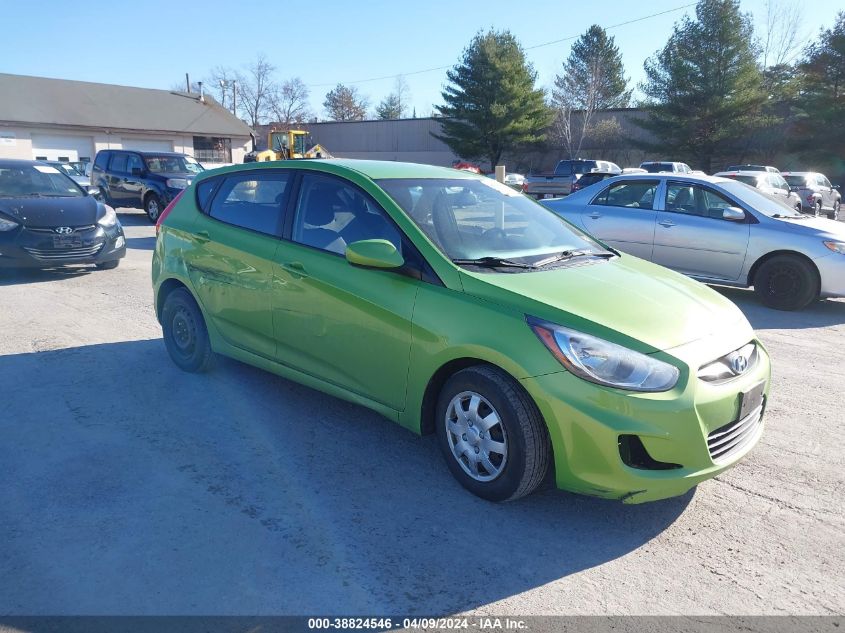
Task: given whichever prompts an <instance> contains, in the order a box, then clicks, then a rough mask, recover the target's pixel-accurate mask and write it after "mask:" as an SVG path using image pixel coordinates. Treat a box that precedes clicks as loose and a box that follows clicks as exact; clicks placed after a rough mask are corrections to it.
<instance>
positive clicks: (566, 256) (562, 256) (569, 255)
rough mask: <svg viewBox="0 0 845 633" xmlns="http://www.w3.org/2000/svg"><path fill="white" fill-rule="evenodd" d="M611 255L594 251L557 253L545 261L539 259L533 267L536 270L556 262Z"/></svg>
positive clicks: (611, 255) (610, 254) (611, 254)
mask: <svg viewBox="0 0 845 633" xmlns="http://www.w3.org/2000/svg"><path fill="white" fill-rule="evenodd" d="M613 256H614V255H613V253H596V252H594V251H563V252H561V253H557V254H556V255H552V256H551V257H547V258H546V259H541V260H540V261H539V262H534V266H535V267H536V268H541V267H543V266H548V265H549V264H554V263H556V262H563V261H567V260H570V259H575V258H576V257H608V258H609V257H613Z"/></svg>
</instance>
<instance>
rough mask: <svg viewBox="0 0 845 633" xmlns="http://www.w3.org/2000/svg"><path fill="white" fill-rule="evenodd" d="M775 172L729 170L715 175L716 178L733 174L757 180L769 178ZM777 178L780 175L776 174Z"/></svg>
mask: <svg viewBox="0 0 845 633" xmlns="http://www.w3.org/2000/svg"><path fill="white" fill-rule="evenodd" d="M773 173H774V172H770V171H756V170H751V169H728V170H725V171H720V172H718V173H715V174H713V175H714V176H724V175H726V174H731V175H732V176H754V177H755V178H761V177H763V176H768V175H769V174H773ZM774 175H775V176H779V175H780V174H774Z"/></svg>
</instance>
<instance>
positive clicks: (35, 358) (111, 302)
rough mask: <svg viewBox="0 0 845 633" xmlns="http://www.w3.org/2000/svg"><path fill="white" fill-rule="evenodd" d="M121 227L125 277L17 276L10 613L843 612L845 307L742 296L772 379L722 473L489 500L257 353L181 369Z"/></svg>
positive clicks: (2, 498) (1, 591)
mask: <svg viewBox="0 0 845 633" xmlns="http://www.w3.org/2000/svg"><path fill="white" fill-rule="evenodd" d="M121 220H122V221H123V223H124V225H125V226H126V232H127V238H128V239H127V241H128V247H129V253H128V256H127V258H126V259H124V260H123V262H122V263H121V266H120V267H119V268H118V269H116V270H113V271H94V270H93V269H92V270H87V269H71V270H65V271H56V272H32V273H26V274H10V273H2V272H0V324H2V326H3V334H2V337H0V385H2V387H3V397H2V400H0V438H2V441H1V442H0V508H2V509H3V512H2V515H0V570H2V573H0V615H12V614H36V615H37V614H87V615H100V614H369V615H378V614H400V613H414V614H428V615H432V614H446V613H456V612H467V611H471V612H476V613H491V614H497V615H508V614H513V615H529V614H785V613H789V614H833V613H838V614H841V613H843V611H845V521H843V517H845V503H843V501H845V485H843V473H845V424H844V423H845V413H843V395H842V386H843V383H844V382H845V363H843V355H842V354H843V350H845V301H841V300H839V301H826V302H823V303H819V304H817V305H815V306H813V307H811V308H810V309H808V310H806V311H804V312H802V313H797V314H794V313H779V312H774V311H771V310H768V309H766V308H763V307H762V306H760V305H758V304H757V302H756V301H755V299H754V297H753V296H752V294H751V293H750V292H747V291H739V290H723V292H724V293H725V294H726V295H727V296H728V297H730V298H731V299H732V300H734V301H735V302H736V303H737V304H738V305H739V306H740V307H741V308H742V309H743V311H744V312H745V314H746V315H747V316H748V318H749V319H750V320H751V323H752V324H753V325H754V327H755V328H756V329H757V330H758V331H759V332H760V335H761V337H762V339H763V340H764V342H765V343H766V344H767V346H768V347H769V350H770V352H771V355H772V358H773V363H774V384H773V386H772V398H771V400H770V403H769V408H768V411H767V416H766V424H767V429H766V432H765V434H764V436H763V439H762V440H761V443H760V444H759V445H758V446H757V448H756V449H755V450H754V451H753V452H752V454H751V455H750V456H749V457H748V458H747V459H746V460H745V461H744V462H742V463H741V464H740V465H739V466H738V467H736V468H735V469H733V470H731V471H729V472H727V473H726V474H724V475H722V476H721V477H719V478H718V479H717V480H714V481H710V482H706V483H704V484H702V485H701V486H699V488H698V489H697V490H695V491H693V492H691V493H689V494H688V495H686V496H685V497H682V498H679V499H673V500H669V501H664V502H658V503H652V504H646V505H642V506H624V505H622V504H620V503H616V502H607V501H600V500H595V499H590V498H586V497H580V496H577V495H572V494H567V493H563V492H558V491H554V490H545V491H543V492H541V493H539V494H536V495H534V496H532V497H529V498H527V499H524V500H521V501H518V502H515V503H511V504H504V505H492V504H489V503H487V502H484V501H481V500H478V499H476V498H474V497H472V496H470V495H469V494H468V493H466V492H464V491H463V489H462V488H460V487H459V486H458V484H457V483H456V482H454V481H453V480H452V478H451V476H450V475H449V473H448V471H447V470H446V468H445V465H444V464H443V463H442V458H441V457H440V454H439V453H438V450H437V446H436V444H435V441H434V438H433V437H426V438H422V439H420V438H417V437H415V436H413V435H412V434H410V433H408V432H407V431H404V430H403V429H401V428H400V427H398V426H395V425H393V424H391V423H390V422H388V421H386V420H384V419H382V418H380V417H379V416H377V415H376V414H374V413H371V412H369V411H367V410H365V409H362V408H359V407H356V406H353V405H349V404H347V403H345V402H341V401H339V400H335V399H333V398H330V397H327V396H324V395H321V394H319V393H317V392H315V391H312V390H310V389H307V388H304V387H301V386H298V385H296V384H293V383H290V382H288V381H285V380H283V379H281V378H278V377H275V376H273V375H270V374H267V373H264V372H262V371H259V370H256V369H253V368H251V367H248V366H246V365H242V364H239V363H237V362H234V361H226V360H223V361H222V362H220V363H218V365H217V367H216V369H215V370H214V371H213V372H212V373H210V374H206V375H189V374H185V373H182V372H181V371H179V370H178V369H176V368H175V366H174V365H173V364H172V363H171V362H170V359H169V358H168V356H167V353H166V351H165V349H164V345H163V343H162V341H161V331H160V329H159V326H158V323H157V322H156V320H155V316H154V313H153V309H152V305H151V300H152V291H151V287H150V272H149V261H150V256H151V252H152V247H153V243H154V237H153V235H154V231H153V228H152V227H151V226H150V225H149V224H147V223H146V221H145V218H144V217H143V216H142V215H140V214H138V213H125V214H121Z"/></svg>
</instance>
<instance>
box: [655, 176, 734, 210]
mask: <svg viewBox="0 0 845 633" xmlns="http://www.w3.org/2000/svg"><path fill="white" fill-rule="evenodd" d="M730 206H733V203H732V202H730V201H729V200H728V199H727V198H723V197H722V196H720V195H719V194H717V193H716V192H714V191H711V190H709V189H705V188H704V187H699V186H697V185H691V184H688V183H680V182H670V183H669V185H668V186H667V187H666V210H667V211H670V212H672V213H683V214H685V215H697V216H699V217H704V218H708V217H709V218H721V217H722V211H723V210H724V208H725V207H730Z"/></svg>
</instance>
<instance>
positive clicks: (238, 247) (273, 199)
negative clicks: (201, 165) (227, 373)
mask: <svg viewBox="0 0 845 633" xmlns="http://www.w3.org/2000/svg"><path fill="white" fill-rule="evenodd" d="M288 183H289V174H288V173H287V172H285V171H267V170H262V171H261V172H260V173H258V172H246V173H239V174H233V175H231V176H228V177H226V178H223V179H222V180H221V181H219V182H215V179H212V180H210V181H206V183H203V184H204V186H211V187H214V186H216V187H217V191H216V193H215V194H214V198H213V199H212V200H211V201H210V202H209V203H208V205H207V206H208V208H207V209H206V212H205V213H201V214H198V217H197V220H196V222H195V224H194V227H193V229H192V231H191V238H190V239H191V241H192V242H193V243H192V245H191V247H190V248H186V249H185V260H186V263H187V266H188V273H189V275H190V276H191V280H192V281H193V286H194V288H195V289H196V291H197V294H198V295H199V299H200V302H201V303H202V304H203V307H204V308H205V311H206V313H207V314H208V315H209V317H210V318H211V320H212V322H213V324H214V326H215V327H216V329H217V331H218V332H219V333H220V335H221V336H222V337H223V338H224V339H225V340H226V342H228V343H229V344H231V345H234V346H235V347H239V348H241V349H245V350H247V351H249V352H252V353H254V354H258V355H260V356H263V357H265V358H269V359H272V358H274V357H275V355H276V340H275V337H274V334H273V320H272V314H271V310H270V307H271V304H270V297H271V292H272V289H273V281H274V275H273V271H274V267H275V263H274V261H275V259H274V258H275V254H276V249H277V248H278V246H279V238H278V236H279V235H280V231H281V225H282V217H283V209H284V205H285V201H286V194H287V191H288Z"/></svg>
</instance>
